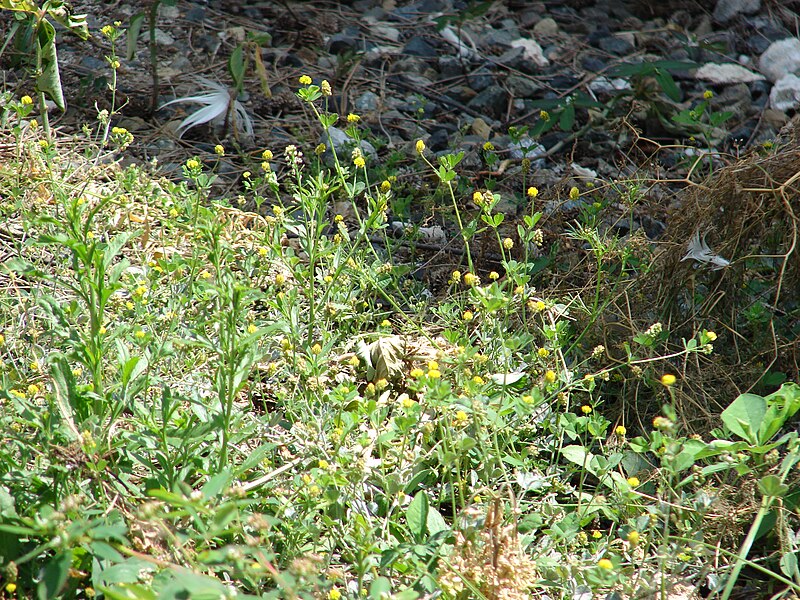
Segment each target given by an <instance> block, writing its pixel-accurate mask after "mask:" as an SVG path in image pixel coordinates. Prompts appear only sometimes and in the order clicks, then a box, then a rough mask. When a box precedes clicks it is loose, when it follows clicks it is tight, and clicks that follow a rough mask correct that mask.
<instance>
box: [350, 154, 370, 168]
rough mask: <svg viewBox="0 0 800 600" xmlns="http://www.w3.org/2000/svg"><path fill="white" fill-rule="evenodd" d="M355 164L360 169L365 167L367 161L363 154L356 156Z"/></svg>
mask: <svg viewBox="0 0 800 600" xmlns="http://www.w3.org/2000/svg"><path fill="white" fill-rule="evenodd" d="M353 164H354V165H355V166H356V167H358V168H359V169H363V168H364V167H365V166H366V164H367V162H366V161H365V160H364V157H363V156H356V157H355V159H353Z"/></svg>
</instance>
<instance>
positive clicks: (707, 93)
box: [703, 90, 714, 100]
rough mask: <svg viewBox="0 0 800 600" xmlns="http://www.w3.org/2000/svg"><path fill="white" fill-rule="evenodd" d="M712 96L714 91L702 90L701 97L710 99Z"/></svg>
mask: <svg viewBox="0 0 800 600" xmlns="http://www.w3.org/2000/svg"><path fill="white" fill-rule="evenodd" d="M713 97H714V92H712V91H711V90H706V91H705V92H703V98H705V99H706V100H711V98H713Z"/></svg>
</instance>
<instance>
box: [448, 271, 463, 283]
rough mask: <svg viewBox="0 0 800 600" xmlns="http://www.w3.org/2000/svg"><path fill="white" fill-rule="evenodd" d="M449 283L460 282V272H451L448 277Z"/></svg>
mask: <svg viewBox="0 0 800 600" xmlns="http://www.w3.org/2000/svg"><path fill="white" fill-rule="evenodd" d="M450 281H452V282H454V283H455V282H458V281H461V271H453V274H452V275H450Z"/></svg>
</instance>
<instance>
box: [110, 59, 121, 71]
mask: <svg viewBox="0 0 800 600" xmlns="http://www.w3.org/2000/svg"><path fill="white" fill-rule="evenodd" d="M109 64H110V65H111V68H112V69H119V61H118V60H116V59H113V60H112V61H111V62H110V63H109Z"/></svg>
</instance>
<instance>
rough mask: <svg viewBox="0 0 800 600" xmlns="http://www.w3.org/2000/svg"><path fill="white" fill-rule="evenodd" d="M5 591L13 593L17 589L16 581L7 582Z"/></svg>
mask: <svg viewBox="0 0 800 600" xmlns="http://www.w3.org/2000/svg"><path fill="white" fill-rule="evenodd" d="M6 591H7V592H8V593H9V594H13V593H14V592H16V591H17V584H16V583H7V584H6Z"/></svg>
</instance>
